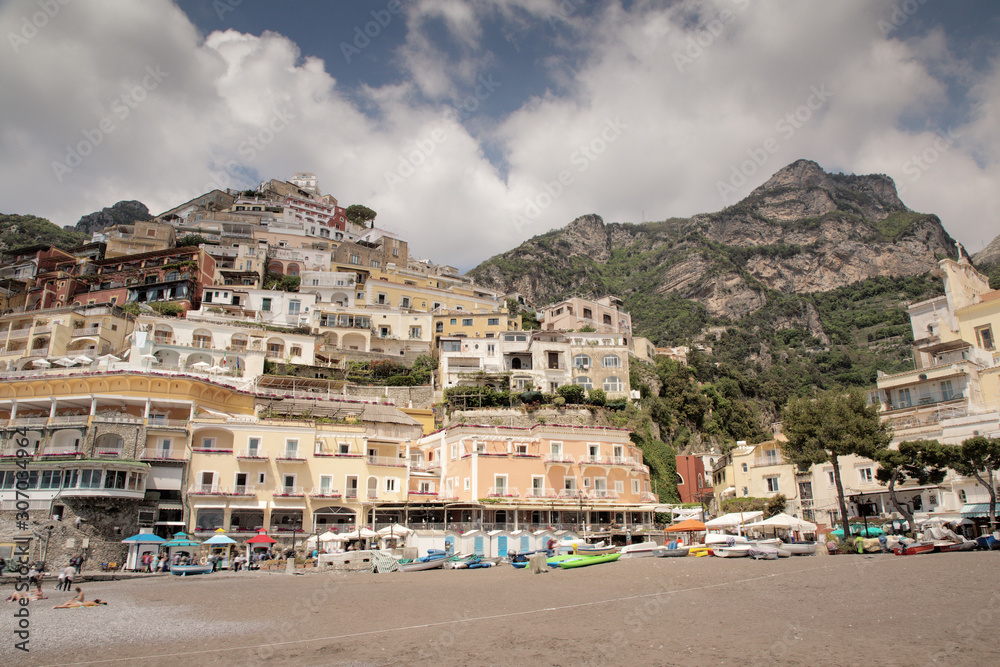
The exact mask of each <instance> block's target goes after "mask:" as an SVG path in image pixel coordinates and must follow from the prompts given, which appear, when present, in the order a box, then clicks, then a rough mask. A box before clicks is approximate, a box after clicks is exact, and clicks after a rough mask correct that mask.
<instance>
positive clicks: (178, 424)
mask: <svg viewBox="0 0 1000 667" xmlns="http://www.w3.org/2000/svg"><path fill="white" fill-rule="evenodd" d="M187 426H188V421H187V420H186V419H152V418H151V419H150V420H149V421H148V422H147V423H146V429H147V430H156V431H186V430H187Z"/></svg>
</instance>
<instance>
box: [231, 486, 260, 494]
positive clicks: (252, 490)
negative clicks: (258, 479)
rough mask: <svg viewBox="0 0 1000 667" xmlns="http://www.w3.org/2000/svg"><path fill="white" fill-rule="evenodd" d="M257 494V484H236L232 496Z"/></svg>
mask: <svg viewBox="0 0 1000 667" xmlns="http://www.w3.org/2000/svg"><path fill="white" fill-rule="evenodd" d="M256 494H257V485H256V484H236V485H234V486H233V490H232V493H229V494H227V495H231V496H253V495H256Z"/></svg>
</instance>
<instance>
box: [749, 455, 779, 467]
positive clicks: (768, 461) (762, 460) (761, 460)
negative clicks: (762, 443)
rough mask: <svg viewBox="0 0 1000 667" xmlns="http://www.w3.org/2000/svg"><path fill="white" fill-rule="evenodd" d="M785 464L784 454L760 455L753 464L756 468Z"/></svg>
mask: <svg viewBox="0 0 1000 667" xmlns="http://www.w3.org/2000/svg"><path fill="white" fill-rule="evenodd" d="M784 464H785V459H784V457H783V456H780V455H779V456H758V457H757V458H755V459H754V461H753V465H754V467H755V468H760V467H763V466H780V465H784Z"/></svg>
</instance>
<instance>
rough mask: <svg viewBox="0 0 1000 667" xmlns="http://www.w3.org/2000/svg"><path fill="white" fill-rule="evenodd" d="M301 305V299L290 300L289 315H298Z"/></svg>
mask: <svg viewBox="0 0 1000 667" xmlns="http://www.w3.org/2000/svg"><path fill="white" fill-rule="evenodd" d="M301 307H302V302H301V301H295V300H293V301H289V302H288V314H289V315H298V314H299V309H300V308H301Z"/></svg>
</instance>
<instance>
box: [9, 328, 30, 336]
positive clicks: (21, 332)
mask: <svg viewBox="0 0 1000 667" xmlns="http://www.w3.org/2000/svg"><path fill="white" fill-rule="evenodd" d="M30 332H31V327H28V328H27V329H11V330H10V333H9V334H7V336H8V337H9V338H27V337H28V334H29V333H30Z"/></svg>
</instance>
